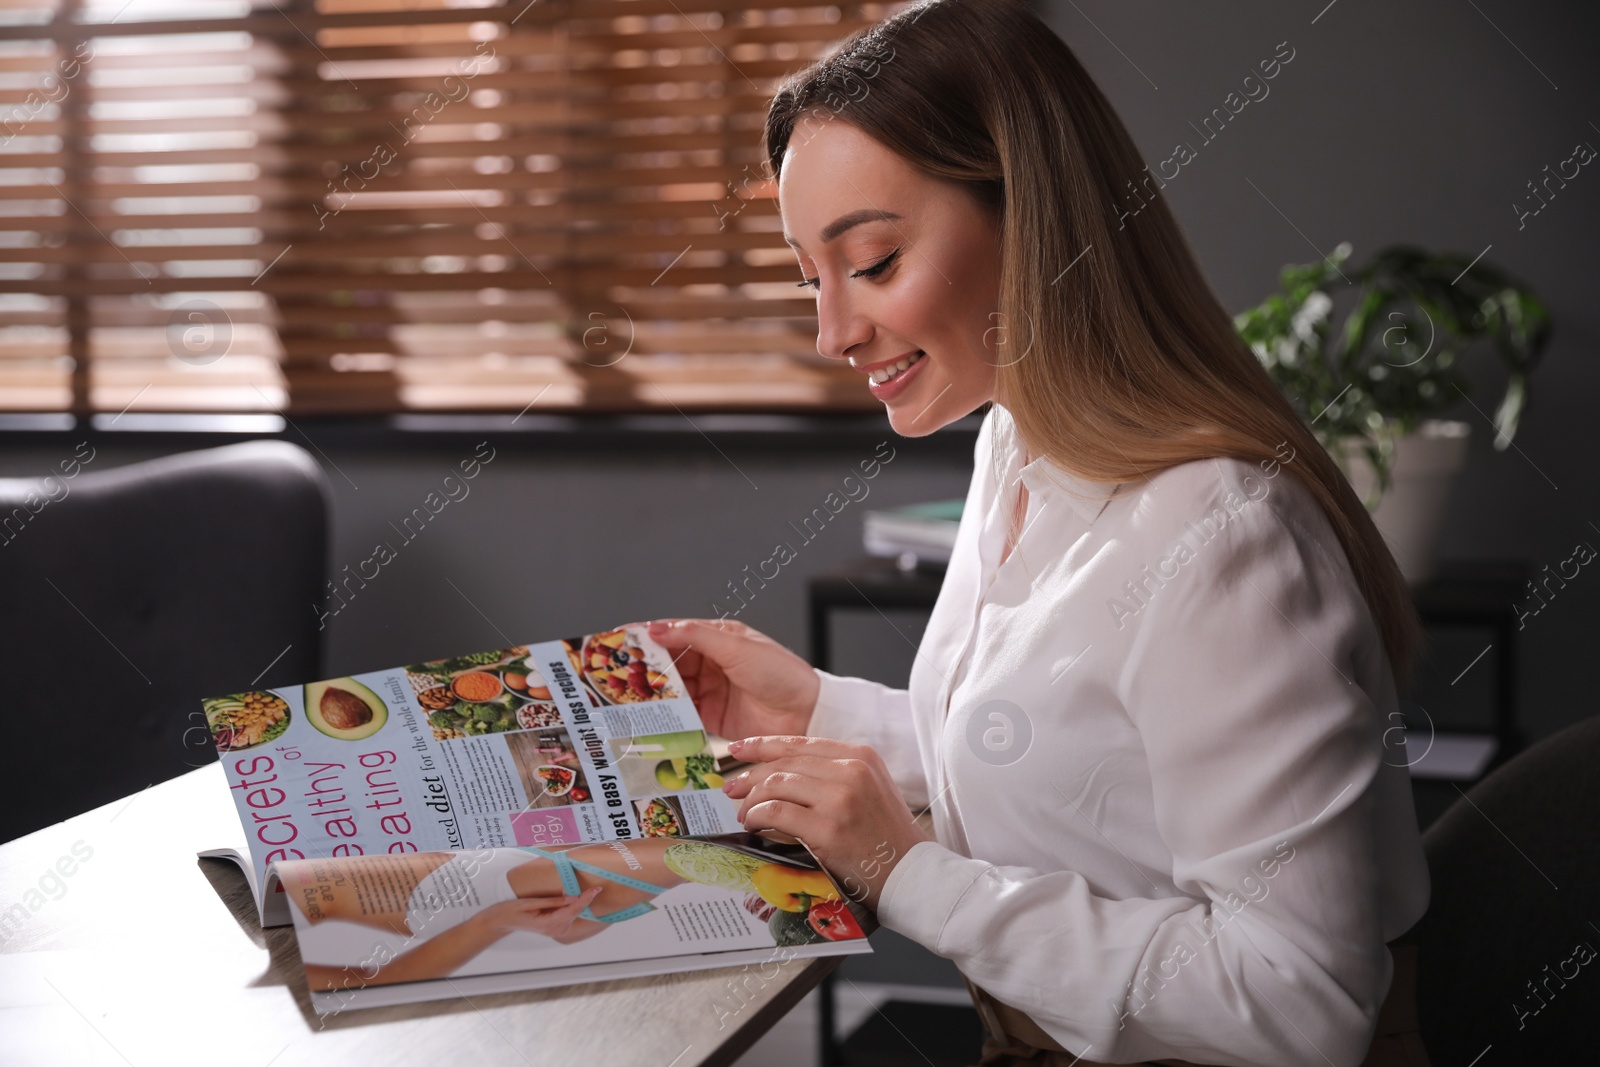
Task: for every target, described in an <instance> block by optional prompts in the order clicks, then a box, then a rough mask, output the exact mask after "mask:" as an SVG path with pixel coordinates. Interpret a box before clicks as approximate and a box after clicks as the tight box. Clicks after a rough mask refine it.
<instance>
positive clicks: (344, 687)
mask: <svg viewBox="0 0 1600 1067" xmlns="http://www.w3.org/2000/svg"><path fill="white" fill-rule="evenodd" d="M306 718H307V719H309V720H310V721H311V725H312V726H315V727H316V728H317V729H318V730H321V731H322V732H323V733H325V734H327V735H328V736H329V737H337V738H339V739H340V740H342V741H359V740H361V739H362V738H363V737H371V736H372V735H373V734H375V733H377V732H378V731H379V730H380V729H381V728H382V727H383V724H384V723H385V722H387V721H388V719H389V709H388V708H387V707H385V706H384V703H383V701H382V700H380V699H379V698H378V694H376V693H374V692H373V691H372V690H370V689H368V688H367V687H366V686H364V685H362V684H361V683H360V682H358V681H356V680H355V679H354V678H330V679H328V680H327V681H325V682H312V683H311V684H309V685H307V686H306Z"/></svg>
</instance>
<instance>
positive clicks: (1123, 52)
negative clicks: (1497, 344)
mask: <svg viewBox="0 0 1600 1067" xmlns="http://www.w3.org/2000/svg"><path fill="white" fill-rule="evenodd" d="M1036 6H1037V9H1038V10H1039V11H1040V12H1041V13H1042V14H1043V15H1044V16H1045V18H1046V20H1047V21H1048V22H1049V23H1050V24H1051V26H1052V27H1053V28H1054V29H1055V30H1056V32H1058V33H1059V34H1060V35H1061V36H1062V37H1063V38H1064V39H1065V40H1066V41H1067V42H1068V44H1070V45H1071V46H1072V48H1073V50H1074V51H1075V52H1076V54H1077V55H1078V57H1079V59H1080V60H1082V62H1083V63H1084V65H1085V66H1086V67H1088V68H1089V70H1090V72H1091V73H1092V74H1093V76H1094V78H1095V79H1096V81H1097V82H1098V83H1099V84H1100V86H1101V87H1102V88H1103V89H1104V90H1105V92H1106V94H1107V95H1108V96H1109V97H1110V98H1111V100H1112V103H1113V104H1114V105H1115V106H1116V108H1117V110H1118V112H1119V113H1120V114H1121V116H1122V118H1123V121H1124V122H1125V123H1126V124H1127V126H1128V128H1129V130H1130V131H1131V132H1132V134H1133V137H1134V139H1135V141H1136V142H1137V143H1138V145H1139V147H1140V149H1141V150H1142V152H1143V153H1144V156H1145V161H1146V162H1147V163H1149V164H1150V165H1151V167H1152V169H1155V167H1156V163H1157V161H1158V160H1162V159H1165V158H1167V157H1169V156H1171V155H1172V153H1173V149H1174V147H1175V146H1176V145H1177V144H1178V143H1179V142H1188V143H1189V144H1191V145H1192V146H1193V147H1194V149H1195V151H1196V158H1195V159H1193V160H1191V161H1190V162H1189V163H1188V164H1186V165H1184V166H1182V167H1181V168H1180V169H1179V174H1178V176H1177V177H1176V178H1173V179H1172V180H1171V181H1170V182H1169V183H1168V184H1167V186H1166V189H1165V195H1166V196H1167V198H1168V201H1169V203H1170V204H1171V205H1172V207H1173V210H1174V211H1175V213H1176V214H1177V216H1178V218H1179V220H1180V222H1181V223H1182V225H1183V227H1184V229H1185V231H1186V233H1187V235H1188V237H1189V240H1190V243H1191V244H1192V246H1193V247H1194V249H1195V252H1196V254H1197V255H1198V256H1199V258H1200V261H1201V264H1202V265H1203V267H1204V268H1205V270H1206V272H1207V275H1208V277H1209V278H1210V280H1211V283H1212V286H1213V288H1214V289H1215V290H1216V292H1217V294H1218V296H1219V297H1220V298H1221V299H1222V302H1223V303H1224V305H1225V306H1226V307H1227V308H1228V309H1229V310H1230V311H1235V312H1236V311H1239V310H1242V309H1243V308H1245V307H1248V306H1251V305H1253V304H1255V303H1257V302H1258V301H1259V300H1260V299H1261V298H1262V297H1263V296H1264V295H1265V294H1266V293H1267V292H1269V291H1271V290H1272V289H1273V288H1275V286H1276V279H1277V272H1278V269H1279V268H1280V266H1281V265H1282V264H1284V263H1291V262H1293V263H1306V262H1312V261H1314V260H1316V259H1318V258H1319V257H1320V256H1321V255H1325V254H1327V253H1328V252H1330V251H1331V250H1332V249H1333V248H1334V246H1336V245H1337V244H1338V243H1339V242H1340V241H1350V242H1351V243H1352V244H1353V245H1354V249H1355V251H1354V256H1353V259H1355V260H1356V261H1357V262H1360V261H1362V260H1363V259H1364V258H1365V257H1366V256H1367V255H1370V254H1371V253H1372V252H1374V251H1376V250H1377V249H1378V248H1381V247H1383V246H1385V245H1389V244H1396V243H1413V244H1418V245H1421V246H1423V247H1425V248H1431V249H1436V250H1452V251H1458V252H1462V253H1465V254H1466V255H1467V256H1469V257H1470V256H1474V255H1477V254H1478V253H1479V252H1482V251H1483V250H1484V249H1485V248H1486V247H1487V248H1489V251H1488V253H1487V255H1486V256H1485V257H1484V261H1485V262H1489V263H1494V264H1497V265H1498V266H1500V267H1502V268H1503V269H1505V270H1508V271H1510V272H1511V273H1512V274H1514V275H1517V276H1520V277H1521V278H1522V279H1523V280H1524V281H1525V282H1527V283H1528V284H1529V285H1530V286H1531V287H1532V288H1533V289H1534V291H1535V292H1537V293H1539V294H1540V296H1542V297H1543V298H1544V299H1545V301H1546V302H1547V303H1548V304H1549V306H1550V309H1551V316H1552V320H1553V322H1554V326H1555V332H1554V337H1553V341H1552V344H1551V346H1550V348H1549V349H1548V350H1547V353H1546V357H1545V363H1544V365H1543V366H1542V367H1541V368H1540V370H1539V372H1538V373H1537V374H1536V375H1535V377H1534V378H1533V381H1532V388H1531V394H1532V403H1531V405H1530V409H1529V411H1528V412H1527V415H1526V419H1525V422H1524V424H1523V428H1522V431H1521V432H1519V434H1518V435H1517V438H1516V440H1515V442H1514V446H1515V447H1513V448H1511V449H1508V450H1506V451H1503V452H1497V451H1495V450H1494V449H1493V448H1492V446H1491V438H1492V437H1493V430H1492V428H1491V427H1490V425H1489V423H1488V422H1487V420H1486V418H1485V416H1484V415H1483V414H1481V413H1480V412H1479V411H1476V410H1474V408H1473V407H1471V406H1470V405H1469V404H1467V403H1464V402H1463V403H1461V404H1458V405H1457V410H1456V411H1454V412H1452V413H1451V415H1452V417H1455V418H1460V419H1463V420H1466V421H1468V422H1471V423H1473V424H1474V439H1473V442H1472V449H1471V456H1470V459H1469V461H1468V466H1467V469H1466V471H1465V472H1464V474H1463V476H1462V478H1461V480H1460V482H1459V483H1458V484H1457V487H1456V491H1455V495H1454V497H1453V499H1452V502H1451V506H1450V511H1449V522H1448V525H1447V529H1446V533H1445V540H1444V545H1443V551H1444V554H1445V556H1447V557H1457V558H1483V557H1499V558H1512V559H1524V560H1527V561H1529V562H1530V563H1531V564H1532V567H1533V569H1534V570H1536V571H1537V570H1538V569H1539V568H1541V567H1543V566H1545V565H1547V564H1548V565H1549V566H1550V567H1551V568H1552V571H1553V570H1554V568H1555V566H1556V564H1558V563H1559V562H1560V561H1562V560H1564V559H1567V558H1568V557H1569V556H1571V555H1572V551H1573V547H1574V546H1575V544H1576V543H1577V542H1579V541H1588V542H1589V543H1590V544H1592V545H1594V546H1596V547H1597V548H1600V491H1597V490H1600V474H1597V473H1596V470H1595V464H1594V460H1595V458H1596V456H1597V454H1600V449H1597V448H1596V446H1595V444H1594V443H1593V441H1592V439H1591V438H1589V437H1588V435H1587V434H1586V433H1585V431H1584V427H1585V426H1587V425H1592V424H1593V420H1594V417H1595V401H1596V400H1597V399H1600V362H1597V361H1596V358H1595V357H1596V348H1597V341H1600V304H1597V301H1596V299H1595V297H1596V296H1597V295H1600V294H1597V292H1596V290H1597V288H1600V266H1597V264H1596V259H1595V253H1596V251H1597V248H1596V237H1597V235H1600V161H1597V162H1596V164H1591V165H1589V166H1586V167H1584V168H1582V169H1581V170H1580V171H1579V174H1578V176H1577V177H1576V178H1575V179H1573V180H1572V181H1570V182H1569V183H1568V185H1567V187H1566V188H1565V189H1562V190H1559V191H1558V193H1557V195H1556V196H1555V197H1554V198H1553V199H1551V200H1550V203H1549V204H1548V206H1547V207H1545V208H1544V210H1543V211H1541V212H1540V213H1539V214H1538V215H1535V216H1532V217H1529V218H1527V219H1525V220H1522V222H1521V223H1520V225H1521V228H1520V229H1519V219H1518V215H1517V213H1516V212H1515V211H1514V210H1513V209H1512V204H1513V202H1518V203H1522V202H1525V201H1526V199H1527V197H1528V189H1527V183H1528V182H1529V181H1533V180H1535V179H1538V178H1542V177H1544V171H1543V168H1544V167H1545V165H1546V164H1548V165H1549V166H1550V167H1551V168H1552V170H1553V169H1554V168H1555V166H1556V164H1557V163H1558V162H1560V161H1561V160H1564V159H1566V158H1567V157H1569V156H1570V155H1571V154H1572V150H1573V147H1574V146H1575V145H1576V144H1577V143H1578V142H1580V141H1585V142H1587V143H1588V144H1589V145H1591V146H1593V147H1595V148H1600V77H1597V75H1596V66H1595V62H1594V46H1595V43H1596V42H1597V41H1600V9H1597V8H1596V6H1595V5H1593V4H1578V3H1563V2H1556V0H1530V2H1524V3H1518V4H1512V3H1507V2H1505V0H1477V2H1476V3H1468V2H1465V0H1448V2H1447V0H1414V2H1410V3H1405V4H1394V3H1385V2H1381V0H1337V2H1336V3H1333V4H1332V5H1331V6H1330V5H1329V4H1328V0H1295V2H1293V3H1282V2H1269V0H1235V2H1232V3H1227V4H1175V3H1170V2H1156V0H1117V2H1112V0H1039V2H1038V4H1037V5H1036ZM1491 19H1492V20H1493V22H1492V23H1491V21H1490V20H1491ZM1281 42H1288V45H1289V47H1290V48H1293V49H1294V58H1293V59H1292V60H1291V61H1290V62H1289V63H1288V64H1286V65H1284V66H1283V68H1282V69H1281V71H1280V72H1279V74H1278V75H1277V77H1275V78H1274V79H1273V80H1271V81H1270V82H1268V83H1267V85H1268V86H1269V88H1270V93H1269V95H1267V96H1266V98H1265V99H1262V100H1259V101H1256V102H1252V103H1250V104H1248V105H1246V106H1245V107H1244V108H1243V109H1242V110H1241V111H1240V112H1239V114H1238V115H1237V116H1235V117H1234V118H1233V119H1232V120H1231V121H1230V122H1229V123H1228V125H1227V126H1226V128H1225V129H1224V130H1223V131H1222V132H1221V133H1220V134H1217V135H1215V137H1214V139H1213V140H1211V141H1210V142H1209V143H1208V142H1206V141H1205V140H1204V139H1203V138H1202V137H1201V136H1200V135H1199V134H1197V133H1196V131H1195V130H1194V129H1193V128H1191V126H1190V125H1189V124H1190V123H1191V122H1192V123H1194V124H1195V126H1200V125H1201V119H1202V118H1203V117H1205V116H1206V115H1208V114H1209V113H1210V111H1211V109H1212V108H1214V107H1219V106H1222V102H1223V98H1224V97H1226V96H1227V95H1228V93H1229V92H1232V91H1235V90H1239V89H1240V88H1241V83H1242V81H1243V79H1244V77H1245V75H1246V74H1249V73H1252V72H1253V71H1254V70H1255V69H1256V65H1257V63H1258V62H1259V61H1261V60H1263V59H1267V58H1269V57H1271V56H1272V55H1273V54H1274V52H1276V51H1277V50H1278V46H1279V44H1280V43H1281ZM1285 52H1287V49H1285ZM1255 91H1256V92H1257V93H1258V94H1259V90H1255ZM1241 95H1242V94H1241ZM1170 172H1171V168H1170V167H1169V168H1168V173H1170ZM1477 355H1479V356H1484V357H1488V354H1487V353H1485V352H1480V353H1477ZM1492 363H1493V360H1492V357H1490V358H1485V359H1484V360H1482V361H1480V362H1479V363H1478V370H1476V371H1474V372H1473V377H1474V380H1475V381H1476V382H1477V383H1478V389H1477V390H1476V394H1475V396H1474V400H1475V401H1476V403H1477V405H1478V407H1479V408H1481V409H1482V411H1483V412H1491V413H1492V412H1493V410H1494V407H1495V404H1496V403H1497V402H1498V399H1499V395H1500V392H1499V391H1500V388H1501V386H1502V385H1503V381H1504V379H1503V376H1501V375H1499V374H1498V373H1496V368H1494V367H1493V366H1492ZM1591 571H1596V573H1590V572H1591ZM1526 624H1527V625H1526V629H1525V630H1524V631H1523V633H1522V634H1521V635H1520V637H1521V648H1522V653H1523V664H1524V676H1523V678H1524V680H1523V684H1522V694H1523V707H1524V713H1523V721H1524V723H1525V724H1526V725H1527V726H1528V727H1529V729H1530V731H1531V732H1532V733H1533V734H1534V735H1535V736H1540V735H1543V734H1547V733H1549V732H1551V731H1553V730H1555V729H1557V728H1559V727H1560V726H1561V725H1564V724H1566V723H1569V722H1572V721H1575V720H1576V719H1579V718H1582V717H1585V716H1588V715H1592V714H1594V713H1595V712H1596V711H1597V710H1600V707H1597V705H1596V701H1595V698H1594V696H1593V692H1594V688H1593V687H1594V680H1595V675H1594V668H1593V666H1592V664H1593V662H1594V661H1593V646H1594V638H1595V636H1596V635H1597V634H1600V571H1597V569H1596V568H1594V567H1590V568H1586V569H1585V570H1583V571H1580V573H1579V575H1578V577H1577V578H1576V579H1575V580H1573V581H1571V582H1569V583H1568V585H1567V587H1566V588H1565V589H1561V590H1559V592H1558V595H1557V597H1556V598H1555V599H1553V600H1551V601H1550V603H1549V606H1548V607H1547V608H1546V609H1544V610H1543V611H1542V612H1540V613H1539V615H1538V616H1536V617H1532V618H1529V619H1527V620H1526ZM1483 644H1484V641H1476V643H1474V642H1473V641H1471V640H1467V641H1462V640H1457V639H1453V638H1452V639H1441V640H1440V641H1439V642H1438V643H1437V647H1436V649H1435V668H1436V672H1437V673H1438V674H1439V675H1441V676H1442V677H1443V678H1444V679H1446V680H1448V679H1450V678H1453V677H1454V676H1455V675H1456V674H1457V672H1459V671H1460V670H1461V669H1462V668H1464V667H1466V666H1467V664H1468V663H1469V662H1470V660H1471V658H1472V657H1473V656H1474V655H1476V654H1477V652H1478V651H1479V650H1480V649H1481V648H1482V647H1483ZM1481 666H1482V665H1481V664H1480V668H1481ZM1479 674H1480V670H1479V669H1475V670H1474V672H1473V673H1471V674H1468V675H1467V677H1466V678H1465V679H1463V681H1462V682H1461V683H1460V685H1459V686H1457V687H1455V688H1454V689H1450V688H1449V687H1448V685H1444V686H1442V687H1440V686H1435V687H1434V689H1435V690H1438V693H1437V696H1436V697H1434V696H1427V697H1424V698H1423V699H1424V700H1434V699H1437V700H1438V701H1440V702H1442V704H1441V706H1443V704H1448V703H1449V702H1451V701H1460V700H1466V701H1472V700H1475V699H1477V697H1478V696H1479V694H1477V693H1467V694H1463V693H1462V692H1461V690H1463V689H1467V688H1469V687H1470V685H1471V684H1472V683H1473V682H1480V683H1483V684H1486V680H1485V679H1483V678H1481V677H1479Z"/></svg>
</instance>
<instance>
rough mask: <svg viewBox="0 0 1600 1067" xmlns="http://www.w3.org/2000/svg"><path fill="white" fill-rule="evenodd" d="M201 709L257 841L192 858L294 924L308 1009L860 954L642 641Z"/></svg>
mask: <svg viewBox="0 0 1600 1067" xmlns="http://www.w3.org/2000/svg"><path fill="white" fill-rule="evenodd" d="M203 710H204V714H205V717H206V723H207V726H208V727H209V729H210V732H211V736H212V739H213V741H214V742H215V744H216V746H217V749H218V751H219V752H220V754H221V757H222V764H223V770H224V773H225V775H226V777H227V782H228V787H229V791H230V793H231V794H232V796H233V801H234V804H235V806H236V808H237V810H238V813H239V819H240V824H241V826H242V828H243V830H244V836H245V840H246V841H247V842H248V844H247V847H246V848H245V849H228V848H221V849H215V850H210V851H208V852H204V853H202V855H203V856H208V857H214V858H224V859H231V860H233V861H234V862H236V863H238V864H239V866H240V867H241V868H242V869H243V870H244V871H245V874H246V877H247V878H248V879H249V882H250V887H251V890H252V893H253V895H254V898H255V902H256V907H257V913H258V916H259V917H260V920H261V923H262V925H263V926H282V925H286V924H289V923H291V922H292V923H293V924H294V926H295V934H296V939H297V940H298V942H299V945H300V950H301V958H302V960H303V962H304V963H305V966H306V975H307V981H308V984H309V985H310V988H311V992H312V1002H313V1006H314V1007H316V1008H317V1010H319V1011H331V1010H337V1009H339V1008H341V1007H350V1006H354V1007H359V1006H366V1005H377V1004H394V1003H406V1002H410V1001H417V1000H427V999H435V998H440V997H451V996H457V995H460V994H462V993H473V992H497V991H504V990H510V989H532V988H540V987H544V986H551V985H566V984H570V983H573V982H580V981H590V980H597V979H601V978H616V977H632V976H637V975H645V974H661V973H668V972H672V971H684V970H694V969H699V968H706V967H722V966H731V965H737V964H741V963H754V962H761V961H766V960H770V959H772V958H774V953H775V952H776V953H780V954H782V955H783V957H784V958H795V957H802V956H822V955H840V954H848V953H855V952H868V951H871V950H870V948H869V947H868V945H867V941H866V935H865V932H864V931H865V929H866V928H867V927H869V926H870V924H871V918H870V916H869V915H868V914H867V913H866V912H865V911H863V910H862V909H860V908H859V907H858V906H857V905H855V904H854V902H852V901H851V900H849V899H848V898H847V897H846V895H845V894H844V893H843V892H842V891H841V889H840V887H839V886H838V884H837V883H835V882H834V881H833V880H832V879H831V878H830V877H829V875H828V874H827V872H826V871H824V870H823V869H822V867H821V865H820V864H819V863H817V861H816V860H815V858H813V857H812V856H811V855H810V853H809V852H807V851H806V850H805V848H804V847H803V846H800V845H793V844H783V843H779V842H776V841H772V840H768V839H767V838H766V837H763V836H760V835H756V834H749V833H745V832H743V829H742V827H741V826H740V825H739V822H738V819H737V811H738V806H737V804H736V802H735V801H733V800H731V799H730V798H728V797H727V796H726V795H724V794H723V792H722V789H721V785H722V781H723V779H722V775H721V771H722V770H723V769H725V767H726V761H725V760H722V761H719V759H718V756H717V754H716V747H717V742H716V739H715V738H713V737H712V736H710V735H709V734H708V733H707V732H706V730H705V728H704V725H703V724H702V722H701V720H700V716H699V713H698V712H697V711H696V709H695V706H694V703H693V701H691V700H690V699H689V696H688V691H687V689H686V688H685V686H684V684H683V679H682V677H681V676H680V675H679V673H678V671H677V668H676V666H675V665H674V664H673V662H672V659H671V656H670V655H669V654H668V653H667V651H666V650H665V649H663V648H662V647H661V646H660V645H658V644H656V643H655V642H653V641H651V640H650V638H649V635H648V634H647V633H646V632H645V630H644V628H643V627H642V626H630V627H625V628H620V629H615V630H609V631H604V632H601V633H594V634H588V635H585V636H583V637H576V638H567V639H563V640H558V641H547V642H542V643H534V644H528V645H517V646H513V647H511V648H506V649H497V650H493V651H488V652H480V653H473V654H469V655H464V656H454V657H450V658H447V659H440V660H429V661H427V662H424V663H414V664H410V665H408V666H405V667H397V668H394V669H391V670H382V671H372V672H369V673H365V674H357V675H353V676H349V677H344V678H332V679H326V680H323V681H317V682H309V683H306V684H304V685H295V686H287V687H280V688H275V689H260V690H251V691H247V692H242V693H233V694H229V695H227V696H220V697H211V698H208V699H206V700H205V701H203ZM585 894H592V899H589V900H587V901H583V902H581V903H580V900H581V898H582V897H583V896H584V895H585Z"/></svg>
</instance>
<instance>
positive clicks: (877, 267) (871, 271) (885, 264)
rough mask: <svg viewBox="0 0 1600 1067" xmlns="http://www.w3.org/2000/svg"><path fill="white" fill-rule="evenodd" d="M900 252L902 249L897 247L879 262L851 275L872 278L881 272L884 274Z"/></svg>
mask: <svg viewBox="0 0 1600 1067" xmlns="http://www.w3.org/2000/svg"><path fill="white" fill-rule="evenodd" d="M899 254H900V250H899V249H898V248H897V249H895V250H894V251H893V252H890V253H889V254H888V255H886V256H884V257H883V258H882V259H880V260H879V261H878V262H876V263H874V264H873V265H872V266H870V267H865V268H863V269H861V270H858V271H856V272H855V273H854V274H852V275H850V277H852V278H872V277H875V276H877V275H879V274H882V273H883V272H884V271H886V270H888V269H889V264H891V263H893V262H894V257H895V256H898V255H899Z"/></svg>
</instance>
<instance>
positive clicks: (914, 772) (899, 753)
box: [806, 667, 928, 811]
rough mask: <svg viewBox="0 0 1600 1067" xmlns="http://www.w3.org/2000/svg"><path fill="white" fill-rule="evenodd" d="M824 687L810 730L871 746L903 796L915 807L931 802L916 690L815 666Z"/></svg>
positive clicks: (917, 809)
mask: <svg viewBox="0 0 1600 1067" xmlns="http://www.w3.org/2000/svg"><path fill="white" fill-rule="evenodd" d="M812 669H813V670H815V671H816V672H817V679H818V681H819V682H821V686H820V687H819V689H818V691H817V705H816V707H815V708H814V709H812V712H811V724H810V725H809V726H808V727H807V728H806V733H807V734H808V735H810V736H812V737H831V738H834V739H835V740H838V741H848V742H850V743H851V744H855V745H871V746H872V747H873V748H875V749H877V750H878V755H880V756H882V757H883V762H884V764H885V765H886V766H887V767H888V768H889V772H890V773H891V774H892V775H893V776H894V781H895V785H897V786H899V787H900V795H901V796H902V797H904V798H905V801H906V803H907V804H909V805H910V806H911V808H912V810H913V811H920V810H922V809H923V808H926V807H927V806H928V776H927V774H926V773H925V772H924V770H923V765H922V753H921V750H920V749H918V747H917V735H916V731H915V729H914V727H913V726H912V721H911V694H910V693H909V692H907V691H906V690H904V689H893V688H890V687H889V686H887V685H884V684H883V683H881V682H873V681H868V680H867V679H865V678H846V677H842V676H840V675H836V674H829V673H828V672H827V671H824V670H820V669H818V668H815V667H813V668H812Z"/></svg>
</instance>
